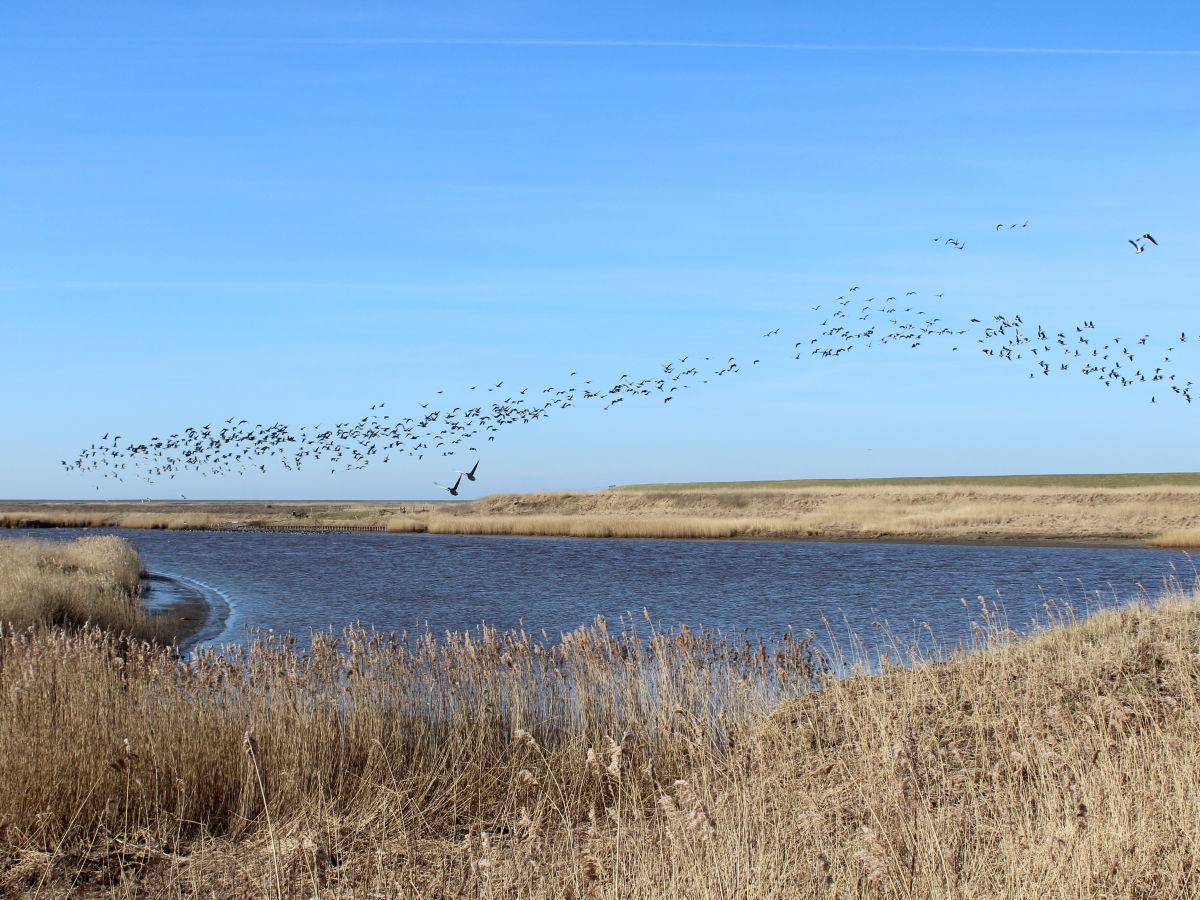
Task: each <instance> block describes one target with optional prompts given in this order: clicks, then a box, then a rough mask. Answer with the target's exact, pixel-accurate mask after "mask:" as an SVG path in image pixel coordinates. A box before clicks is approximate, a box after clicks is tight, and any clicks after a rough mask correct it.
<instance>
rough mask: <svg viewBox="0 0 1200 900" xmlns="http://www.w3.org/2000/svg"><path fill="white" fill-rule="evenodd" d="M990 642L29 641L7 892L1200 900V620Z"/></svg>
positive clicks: (1197, 610) (1151, 620) (5, 717)
mask: <svg viewBox="0 0 1200 900" xmlns="http://www.w3.org/2000/svg"><path fill="white" fill-rule="evenodd" d="M980 637H981V640H982V641H983V642H984V645H985V646H983V648H982V649H981V650H980V651H979V652H976V653H972V654H966V655H959V656H955V657H953V658H950V659H948V660H946V661H943V662H931V663H926V664H918V665H916V666H915V667H913V668H911V669H909V668H892V669H889V670H887V671H885V672H884V673H883V674H880V675H874V676H866V675H861V676H856V677H853V678H848V679H844V680H840V681H838V680H832V679H829V678H827V677H824V676H823V675H822V673H821V668H820V666H815V667H814V665H813V662H814V660H813V657H812V655H811V651H810V650H809V649H808V648H807V647H806V646H805V645H804V643H803V642H801V641H787V642H781V643H780V644H777V645H775V646H771V647H758V646H756V645H753V644H747V643H745V642H742V641H740V640H737V639H731V638H727V637H720V636H717V635H711V634H696V633H691V632H684V633H676V634H673V635H653V636H649V637H646V636H643V637H641V638H637V637H635V636H634V635H632V634H629V633H625V634H611V633H609V632H608V630H607V629H605V628H604V627H603V626H601V625H598V626H597V627H594V628H590V629H584V630H581V631H579V632H576V633H575V634H573V635H572V636H571V637H570V638H569V639H567V640H566V641H564V642H563V643H561V644H557V645H553V646H549V645H544V644H542V643H539V642H535V641H532V640H530V639H529V638H528V637H527V636H524V635H519V634H510V635H502V634H497V633H494V632H484V633H481V634H477V635H475V636H467V635H451V636H448V637H447V638H445V639H441V640H435V639H434V638H432V637H430V636H422V637H420V639H419V640H417V641H416V643H415V645H414V646H409V645H407V644H405V643H403V642H393V641H391V640H390V639H388V638H386V637H381V636H378V635H370V634H367V633H364V632H361V631H349V632H347V633H346V634H345V635H343V636H342V638H341V640H340V641H338V640H335V639H334V638H333V637H331V636H323V637H321V636H319V637H318V638H317V639H316V641H315V643H314V648H313V652H312V653H311V654H309V655H307V656H304V655H300V654H298V653H297V650H296V648H295V647H294V646H293V645H292V644H291V643H290V642H289V641H287V640H285V639H273V640H269V641H264V642H260V643H258V644H255V645H253V646H251V647H249V648H245V649H242V650H239V651H235V652H232V653H231V654H230V655H229V656H227V657H225V658H222V657H218V656H217V655H215V654H207V655H204V656H202V657H201V658H200V659H198V660H196V661H194V662H190V663H177V662H175V661H174V660H172V659H171V658H170V657H169V656H168V655H167V654H164V653H161V652H159V651H154V650H150V649H148V648H142V649H130V648H128V647H123V646H120V645H118V644H116V643H114V642H113V641H112V640H111V639H109V638H107V637H105V636H104V635H103V634H100V633H88V634H77V635H74V636H68V635H66V634H62V633H56V634H42V635H29V634H12V633H10V634H8V635H6V636H5V638H4V640H3V643H0V661H2V665H0V766H2V767H3V770H4V771H5V772H6V773H8V774H9V776H10V777H8V778H6V779H4V780H2V781H0V822H3V823H5V830H4V832H3V834H4V841H5V847H6V849H5V851H4V853H5V854H6V856H7V859H5V860H0V872H2V873H3V874H0V892H7V893H8V894H10V895H14V896H20V895H22V894H24V895H29V896H32V895H34V894H37V895H38V896H42V897H47V896H66V895H71V896H80V895H88V894H93V895H103V896H122V897H125V896H131V895H133V894H138V895H142V896H150V897H179V896H183V895H189V896H190V895H193V894H196V893H200V894H202V895H203V896H220V897H265V896H283V897H293V896H295V897H299V896H305V897H313V896H319V897H368V896H371V897H397V898H399V897H431V898H432V897H436V898H463V897H481V898H499V897H519V898H523V897H529V898H535V897H537V898H541V897H545V898H561V897H575V898H584V897H595V898H608V897H628V898H661V897H689V898H697V900H709V898H748V897H754V898H758V897H766V898H808V897H813V898H817V897H868V898H877V897H878V898H912V897H923V898H947V900H949V898H961V897H974V898H984V897H991V898H1006V900H1007V898H1037V900H1046V898H1064V900H1065V898H1080V897H1088V898H1091V897H1128V898H1185V897H1195V896H1196V895H1197V893H1200V867H1198V865H1197V859H1200V787H1198V785H1200V656H1198V655H1197V648H1198V647H1200V598H1198V597H1196V596H1184V595H1182V594H1180V593H1175V594H1173V595H1170V596H1167V597H1165V598H1163V600H1162V601H1161V603H1160V604H1159V605H1157V606H1155V607H1151V606H1147V605H1142V606H1137V607H1133V608H1129V609H1125V610H1121V611H1111V612H1105V613H1100V614H1098V615H1096V616H1094V617H1092V618H1090V619H1088V620H1086V621H1083V622H1079V623H1075V624H1067V625H1063V626H1061V627H1056V628H1052V629H1050V630H1047V631H1045V632H1043V633H1040V634H1037V635H1035V636H1033V637H1032V638H1029V639H1024V640H1017V641H1011V638H1012V635H1011V633H1008V632H1003V631H998V630H995V629H990V630H989V629H982V630H981V631H980ZM814 680H815V681H816V682H817V683H819V684H821V685H822V687H821V689H820V690H818V691H815V692H811V693H806V692H805V691H804V687H805V686H806V685H807V684H809V683H810V682H812V681H814ZM781 694H782V695H783V696H784V697H787V696H788V695H791V699H785V700H784V701H783V702H782V703H777V698H778V697H779V696H780V695H781Z"/></svg>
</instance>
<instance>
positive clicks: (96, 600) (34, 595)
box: [0, 536, 153, 637]
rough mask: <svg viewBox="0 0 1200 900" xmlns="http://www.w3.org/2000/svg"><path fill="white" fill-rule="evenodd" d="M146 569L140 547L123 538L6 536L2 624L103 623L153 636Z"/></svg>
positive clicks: (0, 546) (1, 558)
mask: <svg viewBox="0 0 1200 900" xmlns="http://www.w3.org/2000/svg"><path fill="white" fill-rule="evenodd" d="M141 571H142V566H141V560H140V559H139V558H138V553H137V550H136V549H135V548H134V546H133V545H132V544H130V543H129V542H128V541H126V540H123V539H121V538H119V537H114V536H97V537H84V538H79V539H77V540H74V541H70V542H54V541H35V540H31V539H18V540H11V539H0V623H2V624H5V625H7V626H8V627H9V628H10V629H25V628H30V627H38V628H45V627H49V626H67V627H72V628H79V627H83V626H87V625H99V626H103V627H104V628H107V629H110V630H113V631H117V632H121V633H124V634H128V635H134V636H138V637H149V636H151V634H152V632H153V629H152V628H151V627H150V625H149V623H148V622H147V620H146V618H145V616H144V615H143V614H142V610H141V605H140V599H139V598H140V588H139V584H140V582H139V577H140V575H141Z"/></svg>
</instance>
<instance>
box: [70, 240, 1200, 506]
mask: <svg viewBox="0 0 1200 900" xmlns="http://www.w3.org/2000/svg"><path fill="white" fill-rule="evenodd" d="M1028 224H1029V223H1028V222H1026V223H1024V224H1022V225H1019V226H1018V225H1015V224H1014V225H1009V226H1008V227H1007V229H1008V230H1011V229H1016V228H1025V227H1027V226H1028ZM1002 229H1005V226H1004V225H1003V224H999V225H997V226H996V231H1000V230H1002ZM934 241H935V242H938V243H944V244H945V245H947V246H953V247H956V248H957V249H959V250H962V249H963V247H964V246H965V244H964V243H963V242H962V241H960V240H958V239H957V238H947V239H945V240H944V241H943V239H942V238H940V237H939V238H935V239H934ZM1143 241H1149V242H1150V243H1151V244H1153V245H1155V246H1157V245H1158V242H1157V241H1156V240H1155V239H1154V238H1153V237H1151V236H1150V235H1149V234H1143V235H1142V236H1141V237H1139V238H1137V239H1136V240H1130V241H1129V243H1131V244H1133V245H1134V248H1135V249H1136V251H1137V252H1138V253H1141V252H1142V251H1143V250H1144V249H1145V245H1144V244H1143V243H1142V242H1143ZM859 291H860V288H859V287H858V286H853V287H850V288H849V289H847V290H846V291H845V292H844V293H843V294H842V295H841V296H839V297H836V298H834V299H832V300H829V301H824V302H822V303H819V304H817V305H815V306H812V307H811V310H812V311H813V312H816V313H823V314H824V320H823V321H822V322H821V323H820V327H821V328H822V329H823V330H822V331H821V332H820V333H819V334H818V335H817V336H816V337H809V336H805V337H802V338H801V339H800V340H797V341H795V343H794V344H793V345H792V346H791V348H790V351H789V352H792V353H793V355H794V358H795V359H801V358H802V357H804V356H805V355H810V356H818V357H837V356H842V355H843V354H848V353H850V352H852V351H855V350H858V351H859V352H861V351H863V350H865V349H867V348H871V347H874V346H876V345H885V344H889V343H895V344H898V345H902V346H905V347H907V348H910V349H915V348H917V347H920V346H921V345H922V344H924V343H927V342H931V341H935V340H938V341H942V340H948V341H950V342H951V344H952V346H951V350H952V351H958V350H959V349H960V348H961V349H966V348H967V347H969V346H972V345H974V347H975V349H978V350H979V351H981V352H982V353H983V354H984V355H986V356H988V357H991V358H994V359H999V360H1005V361H1009V362H1017V361H1021V362H1023V363H1024V364H1025V365H1027V366H1028V367H1029V377H1030V378H1037V377H1039V376H1043V377H1045V376H1049V375H1051V374H1058V373H1062V372H1068V371H1077V372H1079V373H1080V374H1083V375H1085V376H1089V377H1093V378H1095V379H1097V380H1098V381H1100V382H1101V383H1103V384H1104V385H1105V386H1106V387H1123V388H1129V387H1134V386H1138V385H1148V386H1150V387H1151V388H1155V390H1154V392H1153V393H1152V395H1151V398H1150V402H1151V403H1157V402H1158V395H1159V394H1160V393H1164V392H1166V391H1169V392H1171V393H1172V394H1174V395H1176V396H1178V397H1179V398H1180V399H1182V400H1185V401H1186V402H1188V403H1191V402H1192V399H1193V394H1192V390H1191V389H1192V387H1193V383H1192V382H1191V381H1186V382H1180V381H1179V380H1178V379H1177V377H1176V374H1175V373H1174V372H1171V371H1169V366H1170V363H1171V359H1172V357H1171V353H1172V352H1173V351H1174V350H1175V349H1176V344H1175V342H1172V346H1171V347H1169V348H1167V349H1166V350H1155V349H1154V345H1152V344H1149V343H1148V342H1149V341H1150V335H1148V334H1144V335H1141V336H1140V337H1138V338H1135V339H1133V340H1122V339H1121V337H1119V336H1117V337H1112V338H1104V337H1101V336H1099V333H1098V332H1097V329H1096V326H1095V323H1094V322H1093V321H1091V320H1082V321H1080V322H1078V323H1075V324H1073V325H1070V326H1068V327H1066V328H1063V329H1062V330H1058V331H1056V330H1053V329H1047V328H1043V327H1042V326H1041V325H1039V324H1035V323H1028V322H1025V321H1024V320H1023V319H1022V317H1021V316H1020V315H1015V314H1012V315H994V316H992V317H991V318H990V319H989V320H982V319H979V318H972V319H970V321H969V322H960V323H957V324H955V325H951V324H949V323H947V322H945V321H943V317H942V316H941V315H938V314H935V312H934V311H932V306H934V305H938V303H939V301H941V300H942V296H943V295H942V294H940V293H938V294H933V295H932V296H931V297H929V298H928V300H927V301H926V300H921V299H919V294H918V292H916V291H904V292H900V293H897V294H894V295H888V296H882V295H874V296H869V297H866V296H863V295H862V294H861V293H859ZM810 334H812V332H810ZM781 337H782V330H781V328H780V327H776V328H773V329H771V330H769V331H767V332H766V333H765V334H763V335H762V338H763V339H765V340H769V341H772V342H775V341H777V340H778V339H780V338H781ZM1187 339H1188V337H1187V334H1186V333H1181V334H1180V335H1179V338H1178V344H1183V343H1186V341H1187ZM786 340H787V339H786V338H785V339H784V341H786ZM1194 340H1196V341H1197V342H1200V335H1197V336H1196V337H1195V338H1194ZM759 362H760V359H754V360H753V361H752V362H751V363H750V365H751V366H753V365H756V364H758V363H759ZM741 371H743V366H742V363H740V362H739V361H738V359H737V358H736V357H734V356H730V357H728V358H723V359H714V358H712V357H708V356H704V357H692V356H689V355H684V356H679V357H676V358H673V359H671V360H669V361H667V362H666V363H663V364H661V365H659V366H658V367H657V368H656V370H655V371H654V372H653V373H650V374H643V375H641V376H637V377H635V376H634V375H632V374H629V373H625V374H622V375H621V376H620V377H619V378H617V379H615V380H613V381H605V382H601V383H597V382H594V381H593V380H591V379H579V378H578V373H577V372H571V373H570V376H568V380H567V382H566V383H565V384H561V385H560V384H554V385H549V386H546V387H522V388H521V389H520V390H515V389H510V390H507V391H504V390H502V388H503V386H504V382H503V381H500V382H497V383H496V384H492V385H488V386H484V387H483V388H482V390H481V388H480V386H479V385H474V386H472V387H470V388H469V390H470V391H476V390H481V394H483V395H487V394H495V395H496V396H495V397H494V398H486V397H481V398H480V399H479V400H478V401H477V402H474V403H468V404H467V405H465V406H454V407H453V408H450V409H434V410H431V409H429V407H430V405H431V404H430V403H420V404H418V406H419V407H420V412H416V411H414V413H413V414H412V415H404V416H394V417H393V416H392V415H391V414H388V413H384V412H383V410H384V407H385V406H386V404H385V403H376V404H375V405H374V406H372V407H371V408H370V410H369V411H368V412H367V414H366V415H364V416H362V417H360V418H358V419H357V420H355V421H347V422H338V423H335V424H330V425H312V426H308V425H302V426H299V427H297V428H293V427H291V426H289V425H286V424H284V423H282V422H274V423H272V424H262V423H256V424H253V425H252V424H250V423H249V422H248V421H247V420H246V419H238V418H237V417H236V416H230V417H229V418H227V419H225V420H224V421H223V422H220V423H217V424H215V425H214V424H213V423H209V424H205V425H201V426H193V427H188V428H184V429H181V430H180V431H178V432H174V433H170V434H166V435H164V436H161V437H160V436H155V437H151V438H149V439H147V440H142V441H136V442H131V441H128V440H127V439H125V438H123V437H122V436H121V435H119V434H105V435H104V436H103V437H102V438H101V439H100V440H99V441H97V442H95V443H93V444H91V446H89V447H87V448H85V449H84V450H82V451H81V453H80V454H79V456H78V458H76V459H75V460H73V461H68V460H63V461H62V464H63V466H64V467H65V468H66V469H67V470H69V471H80V472H87V473H92V474H96V475H100V476H101V477H104V478H115V479H117V480H124V479H125V478H126V477H137V478H142V479H144V480H146V481H151V482H153V481H156V480H158V479H163V478H168V479H170V478H175V476H176V475H177V474H178V473H179V472H181V471H192V472H198V473H199V474H200V475H202V476H210V475H211V476H221V475H227V474H231V473H233V472H237V473H239V474H244V473H246V472H251V471H254V470H259V471H261V472H262V473H265V472H266V471H267V469H268V466H272V465H280V466H282V467H283V468H284V469H287V470H289V471H299V470H301V469H304V468H306V467H316V466H321V465H324V466H328V467H329V472H330V474H333V473H336V472H337V471H339V470H343V471H345V470H351V469H363V468H366V467H367V466H368V465H369V464H370V463H372V462H376V461H379V462H384V463H387V462H390V461H391V460H392V459H393V458H399V457H401V456H407V457H413V458H415V459H418V460H421V459H424V458H425V457H426V456H430V457H433V456H435V455H436V456H437V457H439V458H441V457H453V456H455V455H456V454H458V453H465V452H471V453H476V454H477V453H479V452H480V447H481V446H482V445H484V444H485V443H487V442H490V441H494V440H495V439H496V437H497V435H498V434H499V433H500V432H501V431H502V430H503V429H504V428H506V427H508V426H512V425H523V424H529V423H532V422H536V421H540V420H542V419H545V418H548V417H549V416H551V415H552V414H554V413H557V412H559V411H562V410H566V409H569V408H571V407H578V406H581V405H583V404H588V403H590V404H598V405H600V406H601V408H602V409H604V410H609V409H612V408H613V407H614V406H616V405H617V404H619V403H624V402H626V401H632V400H646V399H648V398H652V399H657V400H660V401H661V402H662V403H664V404H665V403H670V402H671V401H672V400H673V399H675V398H676V397H678V396H682V394H683V392H684V391H687V390H690V389H693V388H698V387H700V386H701V385H704V384H708V383H709V382H710V380H711V379H715V378H720V377H725V376H733V375H736V374H738V373H739V372H741ZM442 393H443V392H442V391H438V394H442ZM478 468H479V462H478V461H476V462H475V464H474V465H473V466H472V467H471V469H470V470H467V471H462V470H454V471H456V472H457V474H458V479H457V480H456V481H455V482H454V484H452V485H444V484H440V483H438V482H434V483H435V484H436V485H437V486H438V487H440V488H442V489H443V490H445V491H447V492H448V493H449V494H450V495H451V496H458V492H459V488H460V485H461V484H462V480H463V478H464V477H465V478H466V479H467V480H468V481H472V482H473V481H475V480H476V471H477V469H478ZM96 489H97V490H99V489H100V488H99V485H97V487H96Z"/></svg>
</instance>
